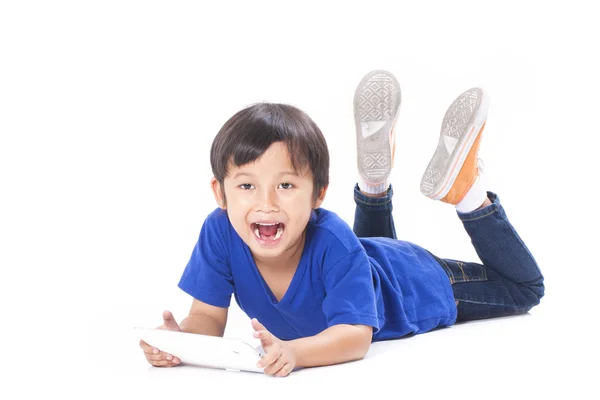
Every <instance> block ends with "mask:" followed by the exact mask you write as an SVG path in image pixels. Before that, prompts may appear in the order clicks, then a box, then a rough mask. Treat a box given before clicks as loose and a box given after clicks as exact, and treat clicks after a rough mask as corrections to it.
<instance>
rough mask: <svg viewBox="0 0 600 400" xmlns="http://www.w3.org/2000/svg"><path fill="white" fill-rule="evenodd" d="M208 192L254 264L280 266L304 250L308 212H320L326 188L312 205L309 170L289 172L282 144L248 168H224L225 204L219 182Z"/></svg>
mask: <svg viewBox="0 0 600 400" xmlns="http://www.w3.org/2000/svg"><path fill="white" fill-rule="evenodd" d="M211 186H212V189H213V193H214V195H215V199H216V200H217V203H219V206H221V208H223V209H226V210H227V214H228V216H229V220H230V221H231V224H232V225H233V228H234V229H235V230H236V232H237V233H238V235H239V236H240V237H241V238H242V240H243V241H244V242H245V243H246V244H247V245H248V247H250V250H251V252H252V254H253V256H254V259H255V260H256V262H264V263H269V262H278V263H279V262H285V261H286V260H288V259H289V260H291V259H292V257H293V255H295V254H297V251H298V250H302V249H300V248H299V247H300V246H302V247H303V246H304V230H305V228H306V225H307V223H308V220H309V218H310V215H311V211H312V209H313V208H318V207H320V205H321V203H322V202H323V200H324V198H325V193H326V191H327V188H325V189H323V190H321V193H320V194H319V197H318V198H317V200H316V202H314V203H313V175H312V172H311V171H310V169H308V168H306V169H305V170H303V171H297V173H296V172H294V169H293V168H292V163H291V161H290V157H289V155H288V151H287V146H286V145H285V143H283V142H276V143H273V144H272V145H271V146H270V147H269V148H268V149H267V151H265V153H264V154H263V155H262V156H261V157H260V158H258V159H257V160H256V161H254V162H253V163H249V164H246V165H242V166H239V167H234V166H233V165H231V164H230V165H229V169H228V173H227V176H226V177H225V180H224V189H225V197H226V199H227V204H225V201H224V200H225V199H223V198H222V196H221V191H220V187H219V183H218V181H217V180H216V179H215V178H213V179H212V181H211Z"/></svg>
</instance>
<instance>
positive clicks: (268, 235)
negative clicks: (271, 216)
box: [250, 222, 285, 242]
mask: <svg viewBox="0 0 600 400" xmlns="http://www.w3.org/2000/svg"><path fill="white" fill-rule="evenodd" d="M250 226H251V228H252V232H254V236H256V237H257V238H258V239H260V240H263V241H265V242H273V241H275V240H278V239H279V238H280V237H281V235H282V234H283V231H284V229H285V224H283V223H281V222H272V223H271V222H269V223H267V222H253V223H252V224H251V225H250Z"/></svg>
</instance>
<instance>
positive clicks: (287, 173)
mask: <svg viewBox="0 0 600 400" xmlns="http://www.w3.org/2000/svg"><path fill="white" fill-rule="evenodd" d="M284 175H294V176H299V175H298V173H297V172H295V171H281V172H280V173H278V174H277V177H280V176H284ZM240 176H249V177H251V178H253V177H254V174H251V173H249V172H238V173H237V174H235V176H234V177H233V179H236V178H238V177H240Z"/></svg>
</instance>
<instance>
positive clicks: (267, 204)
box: [258, 190, 279, 212]
mask: <svg viewBox="0 0 600 400" xmlns="http://www.w3.org/2000/svg"><path fill="white" fill-rule="evenodd" d="M258 208H259V211H265V212H268V211H279V207H278V204H277V194H276V193H275V191H274V190H263V191H262V193H261V195H260V197H259V203H258Z"/></svg>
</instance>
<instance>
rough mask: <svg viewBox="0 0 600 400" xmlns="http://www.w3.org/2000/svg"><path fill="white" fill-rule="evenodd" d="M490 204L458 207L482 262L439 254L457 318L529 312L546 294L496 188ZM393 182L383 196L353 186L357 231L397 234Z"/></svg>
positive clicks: (360, 233)
mask: <svg viewBox="0 0 600 400" xmlns="http://www.w3.org/2000/svg"><path fill="white" fill-rule="evenodd" d="M487 193H488V198H489V199H490V201H491V202H492V204H491V205H489V206H487V207H484V208H482V209H480V210H475V211H472V212H469V213H460V212H457V214H458V217H459V219H460V221H461V222H462V224H463V226H464V228H465V230H466V231H467V234H468V235H469V236H470V238H471V243H472V244H473V247H474V248H475V251H476V252H477V255H478V256H479V259H480V260H481V262H482V263H481V264H479V263H475V262H465V261H458V260H452V259H444V258H439V257H437V256H435V255H433V254H431V252H429V253H430V254H431V255H432V256H433V258H434V259H435V260H436V261H437V262H438V263H439V264H440V266H441V268H443V270H444V271H445V272H446V274H447V275H448V278H449V279H450V283H451V284H452V290H453V292H454V298H455V299H456V300H457V301H458V305H457V309H458V317H457V321H468V320H476V319H484V318H494V317H502V316H508V315H515V314H523V313H526V312H528V311H529V310H530V309H531V308H532V307H533V306H535V305H537V304H539V302H540V299H541V298H542V296H543V295H544V283H543V282H544V277H543V276H542V273H541V271H540V269H539V267H538V265H537V263H536V262H535V259H534V258H533V256H532V255H531V253H530V252H529V250H528V249H527V247H526V246H525V243H523V241H522V240H521V238H520V237H519V235H518V234H517V232H516V231H515V229H514V227H513V226H512V225H511V223H510V222H509V221H508V218H507V216H506V213H505V212H504V209H503V208H502V205H501V204H500V199H499V198H498V196H497V195H496V194H495V193H492V192H487ZM393 195H394V191H393V188H392V185H390V187H389V188H388V192H387V194H386V196H384V197H377V198H376V197H368V196H366V195H364V194H362V193H361V192H360V191H359V190H358V185H355V187H354V201H355V202H356V212H355V217H354V233H355V234H356V235H357V236H358V237H377V236H382V237H388V238H393V239H397V237H396V229H395V226H394V219H393V217H392V197H393Z"/></svg>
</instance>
